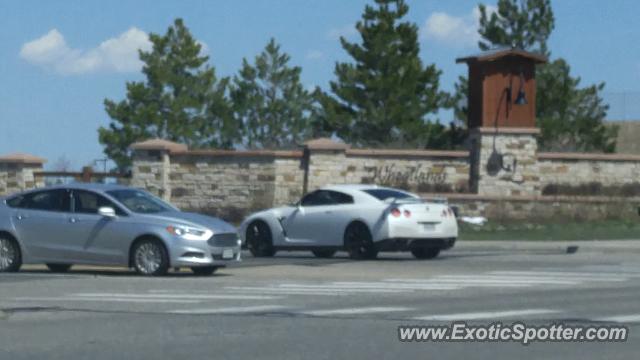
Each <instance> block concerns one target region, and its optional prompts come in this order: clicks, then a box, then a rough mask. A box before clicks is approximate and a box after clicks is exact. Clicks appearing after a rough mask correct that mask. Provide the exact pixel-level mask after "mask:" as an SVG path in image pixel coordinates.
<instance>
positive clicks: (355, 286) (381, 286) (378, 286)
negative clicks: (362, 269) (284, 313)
mask: <svg viewBox="0 0 640 360" xmlns="http://www.w3.org/2000/svg"><path fill="white" fill-rule="evenodd" d="M280 287H281V288H301V289H337V290H343V289H348V290H349V291H361V290H362V291H364V290H376V292H381V291H382V292H392V290H396V289H397V290H454V289H456V288H458V287H457V286H455V285H451V284H448V285H441V284H433V285H432V284H392V283H382V282H375V283H367V282H335V283H331V284H326V285H304V284H282V285H280ZM393 292H395V291H393Z"/></svg>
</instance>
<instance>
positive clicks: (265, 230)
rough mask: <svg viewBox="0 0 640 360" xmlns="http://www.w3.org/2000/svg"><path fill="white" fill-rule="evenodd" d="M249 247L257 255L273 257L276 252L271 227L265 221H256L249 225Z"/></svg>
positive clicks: (247, 234)
mask: <svg viewBox="0 0 640 360" xmlns="http://www.w3.org/2000/svg"><path fill="white" fill-rule="evenodd" d="M246 238H247V248H248V249H249V251H250V252H251V255H253V256H255V257H271V256H273V255H275V254H276V250H275V249H274V248H273V236H272V235H271V228H269V225H267V223H265V222H264V221H260V220H258V221H254V222H252V223H251V224H249V226H248V227H247V233H246Z"/></svg>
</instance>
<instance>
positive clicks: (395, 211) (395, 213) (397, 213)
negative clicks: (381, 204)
mask: <svg viewBox="0 0 640 360" xmlns="http://www.w3.org/2000/svg"><path fill="white" fill-rule="evenodd" d="M401 214H402V213H401V212H400V209H398V208H393V209H391V215H393V217H400V215H401Z"/></svg>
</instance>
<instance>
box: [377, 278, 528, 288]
mask: <svg viewBox="0 0 640 360" xmlns="http://www.w3.org/2000/svg"><path fill="white" fill-rule="evenodd" d="M385 281H389V283H390V284H391V283H392V282H393V284H397V283H404V284H407V285H408V284H415V285H414V286H419V285H420V284H424V285H434V286H452V287H457V288H466V287H515V288H521V287H530V286H534V285H536V283H534V284H531V283H524V282H518V281H499V280H484V279H471V280H446V279H445V280H422V279H386V280H385Z"/></svg>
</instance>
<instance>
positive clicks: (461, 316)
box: [413, 309, 559, 321]
mask: <svg viewBox="0 0 640 360" xmlns="http://www.w3.org/2000/svg"><path fill="white" fill-rule="evenodd" d="M557 312H559V311H558V310H549V309H524V310H509V311H492V312H475V313H458V314H444V315H429V316H421V317H416V318H413V319H414V320H426V321H456V320H480V319H496V318H505V317H521V316H529V315H541V314H552V313H557Z"/></svg>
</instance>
